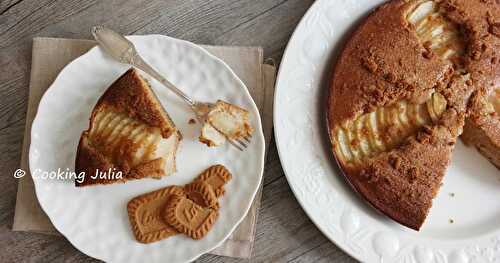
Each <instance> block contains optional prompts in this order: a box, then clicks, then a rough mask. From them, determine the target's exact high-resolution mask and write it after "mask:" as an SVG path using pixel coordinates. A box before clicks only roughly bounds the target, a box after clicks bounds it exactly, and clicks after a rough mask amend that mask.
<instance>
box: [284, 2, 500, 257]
mask: <svg viewBox="0 0 500 263" xmlns="http://www.w3.org/2000/svg"><path fill="white" fill-rule="evenodd" d="M383 2H384V1H381V0H318V1H316V2H315V3H314V4H313V6H312V7H311V8H310V10H309V11H308V12H307V14H306V15H305V16H304V18H303V19H302V21H301V22H300V24H299V26H298V27H297V29H296V30H295V33H294V34H293V36H292V38H291V40H290V42H289V44H288V46H287V48H286V51H285V54H284V56H283V60H282V62H281V66H280V71H279V75H278V80H277V86H276V95H275V104H274V105H275V110H274V128H275V135H276V142H277V146H278V150H279V155H280V159H281V163H282V166H283V169H284V171H285V174H286V176H287V179H288V182H289V184H290V186H291V188H292V190H293V192H294V194H295V196H296V197H297V200H299V202H300V204H301V205H302V207H303V209H304V210H305V211H306V213H307V214H308V215H309V217H310V218H311V220H312V221H313V222H314V223H315V224H316V226H317V227H318V228H319V229H320V230H321V231H322V232H323V234H324V235H325V236H327V237H328V238H329V239H330V240H331V241H332V242H334V243H335V244H336V245H338V246H339V247H340V248H342V249H343V250H344V251H346V252H347V253H349V254H350V255H351V256H353V257H354V258H356V259H358V260H360V261H364V262H409V263H413V262H419V263H420V262H423V263H427V262H437V263H445V262H449V263H462V262H500V194H499V191H500V173H499V172H498V169H496V168H495V167H494V166H493V165H492V164H490V163H489V162H488V161H487V160H486V159H485V158H483V157H482V156H481V155H480V154H479V153H478V152H477V151H476V150H475V149H471V148H467V147H465V146H464V145H463V144H462V143H461V142H460V143H458V144H457V147H456V149H455V151H454V154H453V160H452V165H451V167H449V169H448V172H447V174H446V177H445V179H444V183H443V186H442V188H441V190H440V192H439V194H438V196H437V198H436V199H435V200H434V205H433V207H432V209H431V211H430V215H429V217H428V218H427V221H426V222H425V224H424V226H423V228H422V229H421V231H420V232H416V231H413V230H410V229H407V228H404V227H402V226H400V225H398V224H397V223H395V222H393V221H391V220H390V219H388V218H386V217H385V216H383V215H380V214H379V213H377V212H376V211H375V210H374V209H373V208H372V207H370V206H369V205H367V204H366V203H365V202H364V201H363V200H362V199H361V198H360V197H359V196H357V194H356V193H355V192H354V191H353V190H352V189H351V188H350V186H349V185H348V183H347V182H346V181H345V180H344V177H343V176H342V174H341V173H340V171H339V169H338V167H337V165H336V163H335V161H334V158H333V156H332V154H331V152H330V143H329V140H328V138H327V130H326V124H325V111H324V107H325V95H326V91H327V89H328V83H329V77H330V75H331V70H332V65H333V64H334V62H335V59H336V56H337V55H338V53H339V51H340V50H341V49H342V44H343V41H344V40H345V38H346V37H348V33H349V32H350V31H351V30H352V29H353V28H355V27H356V25H357V23H359V21H360V20H361V19H363V18H364V17H365V16H366V15H367V14H368V13H369V12H370V11H371V10H372V9H373V8H374V7H376V6H378V5H380V4H381V3H383Z"/></svg>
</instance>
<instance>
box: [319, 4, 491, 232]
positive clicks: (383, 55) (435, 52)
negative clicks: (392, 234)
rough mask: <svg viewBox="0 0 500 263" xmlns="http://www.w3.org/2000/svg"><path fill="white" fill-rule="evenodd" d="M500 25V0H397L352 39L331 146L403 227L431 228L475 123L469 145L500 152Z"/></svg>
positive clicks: (331, 103) (358, 185)
mask: <svg viewBox="0 0 500 263" xmlns="http://www.w3.org/2000/svg"><path fill="white" fill-rule="evenodd" d="M499 31H500V2H499V1H495V0H489V1H488V0H484V1H483V0H442V1H439V0H435V1H429V0H424V1H417V0H414V1H408V0H406V1H405V0H393V1H389V2H387V3H385V4H384V5H382V6H380V7H379V8H377V9H376V10H375V11H374V12H372V13H371V14H370V15H369V16H368V17H367V18H366V19H365V20H364V22H362V23H361V24H360V25H359V27H358V28H357V29H356V30H355V31H354V32H353V33H352V35H351V37H350V39H349V40H348V41H347V42H346V44H345V46H344V49H343V51H342V53H341V54H340V56H339V58H338V60H337V62H336V65H335V67H334V72H333V77H332V81H331V86H330V90H329V95H328V99H327V105H326V107H327V108H326V110H327V125H328V132H329V136H330V141H331V144H332V152H333V154H334V156H335V158H336V160H337V162H338V163H339V165H340V167H341V169H342V171H343V172H344V175H345V176H346V178H347V180H348V181H349V182H350V184H351V185H352V186H353V188H354V189H355V190H356V191H357V192H358V193H359V194H360V195H361V196H362V197H363V198H365V199H366V200H367V201H368V202H369V203H370V204H371V205H373V206H374V207H375V208H376V209H378V210H379V211H381V212H382V213H384V214H386V215H387V216H389V217H391V218H392V219H394V220H395V221H397V222H399V223H401V224H402V225H405V226H407V227H409V228H412V229H415V230H419V229H420V227H421V226H422V224H423V222H424V221H425V218H426V217H427V214H428V213H429V210H430V208H431V206H432V199H433V198H434V197H435V196H436V193H437V192H438V190H439V187H440V185H441V181H442V179H443V176H444V175H445V172H446V169H447V167H448V165H449V163H450V158H451V153H452V151H453V148H454V145H455V143H456V140H457V138H458V137H459V136H460V135H461V134H462V132H463V130H464V125H465V124H466V123H467V125H466V129H467V130H469V128H470V130H471V132H470V134H471V136H468V138H469V140H468V143H469V144H471V145H475V146H476V147H478V148H479V149H481V152H482V153H483V154H485V155H487V157H488V158H489V159H490V160H492V161H493V162H494V163H495V160H497V161H498V160H499V158H500V139H499V136H500V132H499V131H500V123H499V120H498V114H497V112H496V111H495V105H498V104H496V103H497V99H498V95H497V94H498V93H497V92H498V91H497V90H496V89H497V88H499V87H500V34H499ZM492 105H493V106H492ZM492 108H493V111H492V110H491V109H492ZM496 109H498V107H497V108H496ZM485 142H488V144H487V146H485ZM478 145H481V147H479V146H478ZM496 164H497V165H498V163H496Z"/></svg>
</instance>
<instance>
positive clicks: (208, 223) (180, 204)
mask: <svg viewBox="0 0 500 263" xmlns="http://www.w3.org/2000/svg"><path fill="white" fill-rule="evenodd" d="M218 215H219V212H218V211H217V210H215V209H211V208H207V207H202V206H200V205H198V204H196V203H195V202H194V201H192V200H191V199H188V198H187V197H186V196H180V195H173V196H172V198H171V199H170V200H169V202H168V204H167V205H166V207H165V211H164V220H165V222H167V223H168V224H170V225H171V226H173V227H174V228H175V229H176V230H177V231H179V232H181V233H184V234H186V235H188V236H190V237H191V238H193V239H201V238H203V237H204V236H205V235H206V234H207V233H208V231H210V229H211V228H212V226H213V225H214V223H215V220H216V219H217V217H218Z"/></svg>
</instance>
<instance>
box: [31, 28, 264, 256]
mask: <svg viewBox="0 0 500 263" xmlns="http://www.w3.org/2000/svg"><path fill="white" fill-rule="evenodd" d="M125 37H126V38H127V39H130V40H133V39H141V38H143V39H147V38H155V37H159V38H164V39H168V40H169V41H174V42H178V43H182V44H184V45H186V46H189V47H190V48H193V49H197V50H199V51H201V52H203V53H204V54H205V55H207V56H208V57H209V58H210V59H212V60H214V61H216V62H217V63H219V66H220V67H222V68H225V70H227V71H228V72H229V73H230V74H231V75H232V77H233V78H234V80H236V81H237V82H238V83H239V85H241V86H242V87H244V90H245V93H246V94H245V95H246V96H248V97H249V98H250V102H251V103H250V104H251V107H252V108H253V109H252V110H253V111H254V112H256V113H257V114H256V116H254V117H255V122H256V123H257V127H256V128H255V129H254V136H255V135H257V136H259V137H260V139H261V140H260V142H261V143H260V148H261V149H262V152H261V154H260V158H259V159H258V160H259V166H260V169H259V170H260V172H259V174H258V179H257V182H258V183H257V187H255V189H254V190H253V193H252V198H251V201H250V202H248V205H247V206H246V207H245V209H244V213H243V215H242V216H241V217H240V218H239V219H238V220H237V222H236V223H235V224H234V225H233V226H232V227H231V230H230V231H229V232H228V233H227V234H226V235H225V237H224V238H223V239H221V240H220V241H218V242H217V243H216V244H214V245H212V246H211V248H209V249H206V251H204V252H201V253H200V254H198V255H194V256H192V257H191V258H190V259H188V261H193V260H196V259H197V258H199V257H200V256H202V255H204V254H207V253H209V252H210V251H212V250H214V249H215V248H217V247H219V246H220V245H222V244H223V243H224V242H225V241H226V240H227V239H228V238H229V237H230V236H231V234H232V233H233V232H234V230H235V229H236V228H237V227H238V226H239V225H240V223H241V222H242V221H243V220H244V219H245V218H246V216H247V214H248V212H249V211H250V208H251V207H252V205H253V202H254V200H255V197H256V195H257V192H258V191H259V188H260V185H261V184H262V182H263V176H264V167H265V152H266V145H265V137H264V132H263V127H262V118H261V113H260V111H259V108H258V107H257V104H256V103H255V100H254V99H253V97H252V95H251V94H250V91H249V90H248V88H247V86H246V85H245V83H244V82H243V81H242V80H241V79H240V77H239V76H238V75H236V73H235V72H234V71H233V69H232V68H231V67H229V65H228V64H226V62H224V61H223V60H222V59H220V58H218V57H216V56H215V55H213V54H211V53H210V52H208V50H206V49H205V48H203V47H201V46H200V45H197V44H195V43H193V42H190V41H187V40H183V39H178V38H174V37H170V36H167V35H161V34H147V35H127V36H125ZM99 48H100V47H99V45H97V44H96V45H95V46H94V47H92V48H90V49H89V50H88V51H86V52H85V53H83V54H81V55H80V56H78V57H76V58H74V59H73V60H71V61H70V62H69V63H68V64H66V65H65V66H64V67H63V68H62V69H61V70H60V71H59V73H58V74H57V76H56V78H55V79H54V81H52V83H51V84H50V85H49V87H48V88H47V90H45V91H44V93H43V95H42V96H41V98H40V101H39V104H38V106H37V109H36V114H35V116H34V118H33V120H32V123H31V129H30V138H33V135H34V133H35V129H34V128H35V127H36V125H35V123H36V122H39V121H40V115H39V112H40V108H41V107H42V101H44V100H47V97H48V96H47V94H48V92H49V91H50V89H51V88H52V87H53V85H54V83H56V81H58V79H60V77H61V75H62V73H63V72H64V71H65V70H67V68H68V67H69V66H70V65H72V64H74V63H75V62H76V61H77V60H79V59H81V58H82V57H84V56H87V55H89V54H90V52H95V50H96V49H99ZM130 67H132V66H130ZM255 132H256V133H257V134H255ZM32 141H33V140H32V139H30V144H29V150H28V166H29V171H30V176H31V177H32V180H33V183H34V188H35V196H36V198H37V202H38V203H39V204H40V208H41V209H42V211H43V212H44V213H45V214H46V215H47V217H48V218H49V220H50V223H51V224H52V225H53V226H54V228H55V229H56V230H57V232H58V233H60V234H61V235H62V236H63V237H64V238H66V240H68V242H70V244H71V245H72V246H73V247H75V248H76V249H77V250H78V251H80V252H81V253H83V254H85V255H87V256H89V257H92V258H95V259H98V260H103V261H104V259H102V258H100V257H97V256H95V255H90V254H89V253H87V252H84V251H82V250H81V249H80V248H78V247H77V246H76V244H75V243H74V240H72V239H70V238H68V236H66V235H65V234H64V233H62V232H61V231H60V227H61V226H58V225H56V224H54V222H53V220H52V217H51V216H50V215H49V213H47V211H46V208H45V207H44V205H43V204H42V203H41V202H40V201H39V191H41V189H39V188H40V187H37V181H36V180H35V178H33V173H32V170H33V166H34V164H33V159H34V157H33V154H34V153H33V151H34V148H33V142H32ZM255 141H257V140H255ZM255 141H254V142H253V143H257V142H255Z"/></svg>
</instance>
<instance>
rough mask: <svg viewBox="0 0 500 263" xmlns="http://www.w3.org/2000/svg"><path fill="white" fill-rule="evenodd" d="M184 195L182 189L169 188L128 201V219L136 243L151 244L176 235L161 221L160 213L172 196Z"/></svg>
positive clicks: (174, 230) (177, 187) (175, 232)
mask: <svg viewBox="0 0 500 263" xmlns="http://www.w3.org/2000/svg"><path fill="white" fill-rule="evenodd" d="M184 195H185V193H184V190H183V188H182V187H179V186H169V187H166V188H162V189H160V190H157V191H154V192H150V193H147V194H143V195H140V196H138V197H135V198H134V199H132V200H130V202H128V205H127V210H128V217H129V220H130V224H131V225H132V232H133V233H134V236H135V238H136V239H137V241H139V242H141V243H151V242H155V241H158V240H161V239H164V238H167V237H170V236H173V235H176V234H178V231H177V230H176V229H175V228H173V227H172V226H171V225H169V224H168V223H167V222H165V221H164V220H163V217H162V213H163V210H164V208H165V205H166V204H167V203H169V201H170V199H171V198H172V197H173V196H184Z"/></svg>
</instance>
